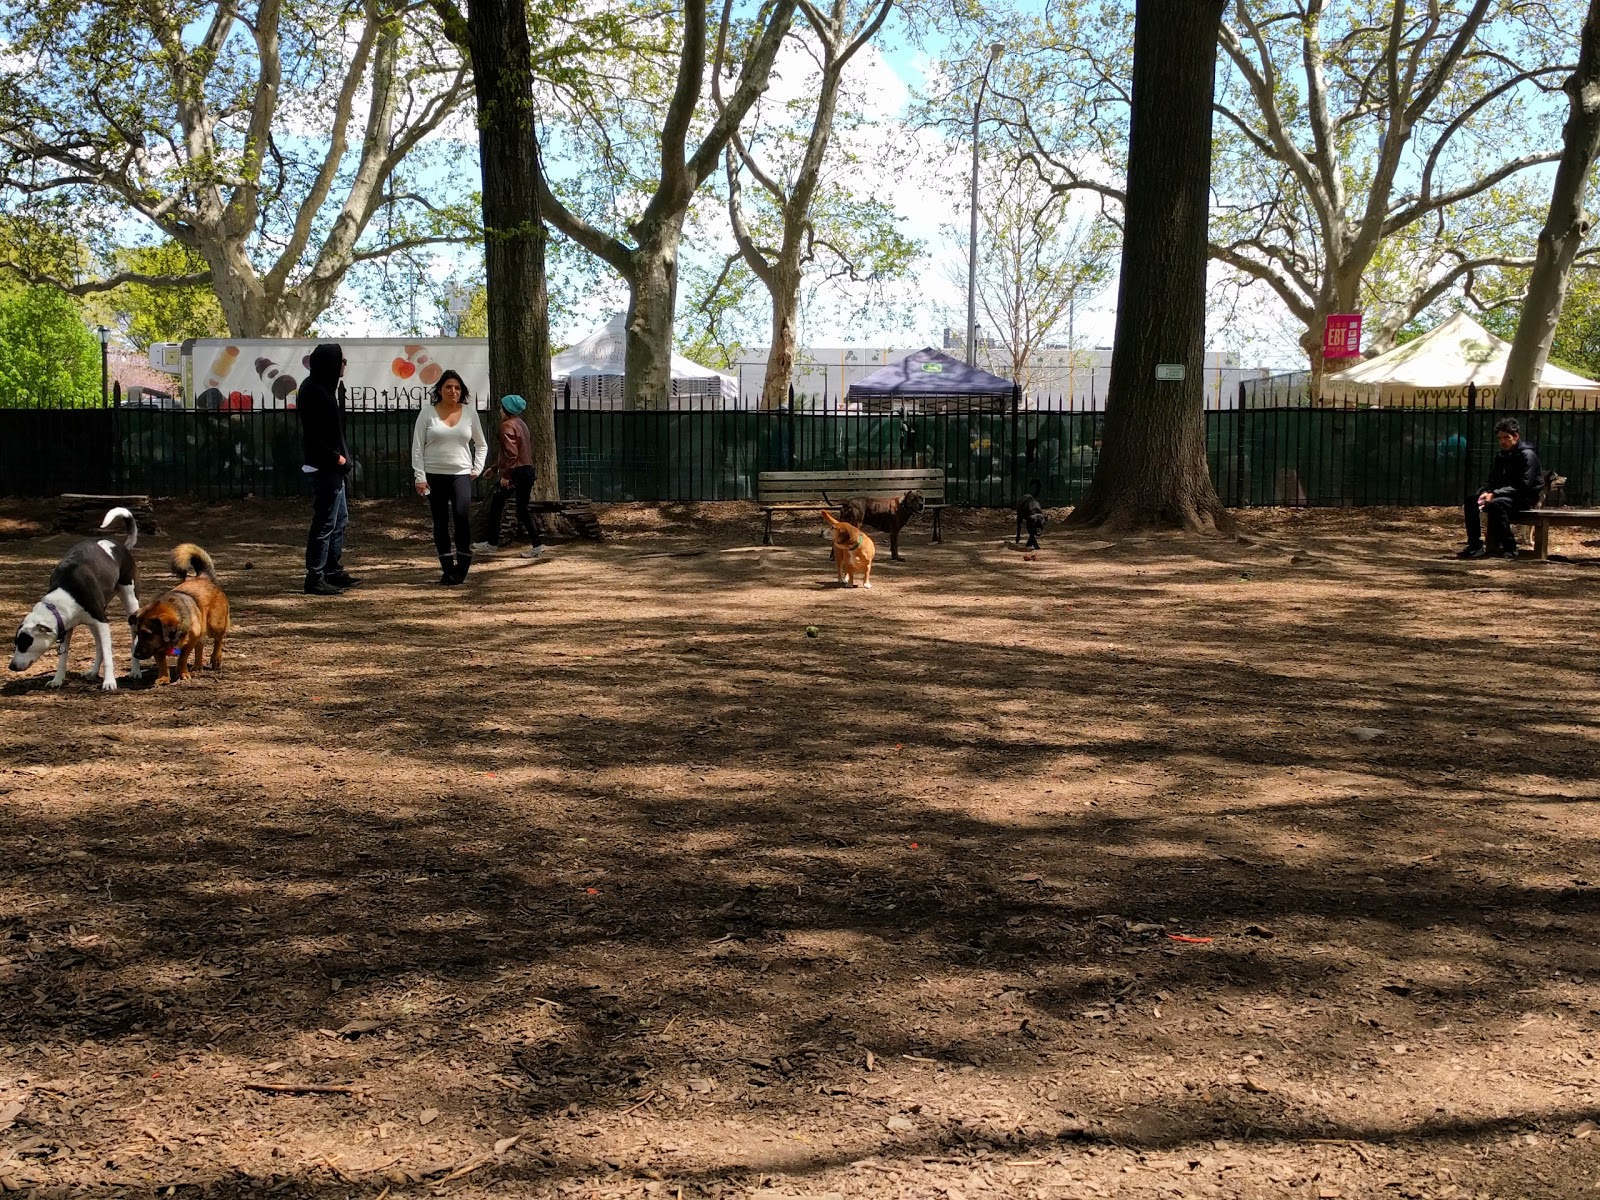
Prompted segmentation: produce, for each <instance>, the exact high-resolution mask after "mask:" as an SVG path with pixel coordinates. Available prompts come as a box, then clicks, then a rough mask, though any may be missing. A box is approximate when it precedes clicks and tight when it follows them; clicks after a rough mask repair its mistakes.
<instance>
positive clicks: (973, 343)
mask: <svg viewBox="0 0 1600 1200" xmlns="http://www.w3.org/2000/svg"><path fill="white" fill-rule="evenodd" d="M1005 51H1006V47H1005V43H1004V42H996V43H994V45H992V46H990V47H989V61H988V62H986V63H984V65H983V79H982V81H981V82H979V84H978V98H977V99H976V100H974V101H973V102H972V230H971V233H970V234H969V235H968V238H967V366H969V367H972V366H976V365H977V362H978V120H979V117H980V115H981V114H982V112H983V92H984V89H985V88H987V87H988V86H989V69H990V68H991V67H993V66H994V64H995V61H996V60H997V59H998V58H999V57H1000V56H1001V55H1002V54H1004V53H1005Z"/></svg>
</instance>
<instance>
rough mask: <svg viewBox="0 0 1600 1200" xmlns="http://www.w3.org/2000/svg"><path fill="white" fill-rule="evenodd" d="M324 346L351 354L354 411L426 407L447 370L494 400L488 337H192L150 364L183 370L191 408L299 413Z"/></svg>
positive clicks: (348, 370)
mask: <svg viewBox="0 0 1600 1200" xmlns="http://www.w3.org/2000/svg"><path fill="white" fill-rule="evenodd" d="M322 342H338V343H339V346H340V347H341V348H342V349H343V350H344V357H345V362H346V364H347V365H346V367H345V373H344V385H345V393H346V396H347V400H348V404H349V406H350V408H352V409H385V408H401V409H405V408H412V409H416V408H421V407H423V405H425V404H427V403H428V402H429V401H430V400H431V399H432V395H433V385H434V384H435V383H437V382H438V380H439V376H440V375H442V374H443V373H444V372H445V371H446V370H454V371H456V372H457V373H458V374H459V375H460V376H461V377H462V378H463V379H464V380H466V383H467V390H468V392H470V393H471V394H472V397H473V399H474V401H475V402H476V403H477V406H478V407H479V408H487V407H489V405H490V403H491V401H492V399H493V397H491V396H490V395H489V342H488V339H487V338H191V339H189V340H188V341H186V342H181V343H176V344H175V343H171V342H166V343H159V344H157V345H154V346H152V347H151V348H150V365H151V366H152V367H155V368H156V369H157V370H163V371H171V370H172V367H173V366H174V365H175V366H176V367H177V374H178V376H179V379H180V381H181V383H180V395H181V397H182V399H183V404H184V407H186V408H200V409H215V410H222V411H233V412H242V411H249V410H252V409H263V408H279V409H282V408H293V407H294V402H295V396H296V394H297V393H298V392H299V390H300V382H301V380H303V379H304V378H305V376H306V360H307V358H308V357H309V356H310V354H311V351H312V350H313V349H315V348H316V347H317V346H318V345H319V344H321V343H322ZM175 345H176V350H177V353H176V354H174V353H173V348H174V346H175ZM174 360H176V361H174Z"/></svg>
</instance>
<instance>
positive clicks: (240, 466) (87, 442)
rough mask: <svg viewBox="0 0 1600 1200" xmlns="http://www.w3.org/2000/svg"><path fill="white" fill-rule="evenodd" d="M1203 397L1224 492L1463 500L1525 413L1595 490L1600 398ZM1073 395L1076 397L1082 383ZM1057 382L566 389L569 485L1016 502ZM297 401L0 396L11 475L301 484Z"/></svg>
mask: <svg viewBox="0 0 1600 1200" xmlns="http://www.w3.org/2000/svg"><path fill="white" fill-rule="evenodd" d="M1239 400H1240V401H1241V402H1242V403H1241V404H1240V405H1238V406H1236V407H1230V408H1224V409H1210V410H1208V411H1206V412H1205V414H1204V420H1205V425H1206V441H1207V453H1208V457H1209V460H1210V463H1211V474H1212V478H1213V480H1214V481H1215V483H1216V487H1217V491H1218V494H1219V495H1220V496H1221V497H1222V499H1223V501H1224V503H1227V504H1230V505H1233V506H1236V507H1242V506H1249V505H1303V506H1361V505H1438V504H1456V503H1458V502H1459V501H1460V499H1461V497H1462V496H1463V495H1464V494H1465V493H1466V491H1467V489H1468V488H1469V487H1470V486H1472V485H1473V484H1474V483H1477V482H1480V481H1481V479H1482V477H1483V476H1485V475H1486V474H1487V472H1488V465H1489V459H1490V457H1491V456H1492V455H1493V453H1494V438H1493V435H1492V430H1493V426H1494V423H1495V422H1496V421H1497V420H1498V419H1500V418H1501V417H1504V416H1508V415H1509V416H1516V417H1517V418H1518V419H1519V420H1520V421H1521V423H1522V426H1523V430H1524V435H1525V436H1526V437H1527V439H1528V440H1529V441H1530V442H1531V443H1532V444H1533V445H1534V446H1535V447H1536V448H1537V449H1538V451H1539V454H1540V457H1541V459H1542V460H1543V461H1544V463H1545V465H1546V466H1547V467H1549V468H1552V469H1554V470H1556V471H1558V472H1560V473H1561V474H1563V475H1565V476H1566V477H1567V479H1568V483H1567V489H1566V498H1567V501H1568V503H1572V504H1588V503H1592V502H1593V501H1594V500H1595V498H1596V497H1597V496H1600V445H1597V443H1600V412H1589V411H1546V410H1539V411H1531V412H1517V413H1507V412H1503V411H1498V410H1490V409H1479V408H1477V407H1476V406H1475V404H1473V403H1471V402H1470V401H1469V402H1468V403H1467V404H1466V405H1464V406H1458V407H1453V408H1441V407H1435V406H1424V405H1420V404H1415V403H1406V402H1398V403H1388V404H1385V403H1382V402H1381V401H1380V402H1379V403H1376V404H1368V403H1366V402H1365V401H1362V402H1360V403H1357V402H1354V401H1349V402H1344V403H1341V404H1337V405H1327V406H1324V405H1313V404H1308V403H1304V402H1301V403H1293V402H1290V403H1285V402H1283V400H1282V398H1281V397H1275V398H1270V397H1264V398H1263V399H1262V400H1261V401H1258V400H1257V399H1255V398H1254V397H1251V396H1248V395H1245V394H1244V392H1243V389H1241V395H1240V397H1239ZM1078 405H1081V401H1079V402H1078ZM1078 405H1075V404H1073V403H1068V402H1063V401H1054V400H1052V399H1050V398H1042V399H1039V398H1028V399H1025V400H1023V401H1021V402H1020V403H1002V404H1000V405H994V404H984V403H970V404H955V405H950V404H946V405H942V406H940V407H938V408H936V409H923V408H916V407H899V408H894V409H890V410H885V411H865V410H862V409H859V408H849V407H828V406H818V407H808V406H807V404H806V400H805V398H804V397H801V398H800V402H799V403H797V404H796V405H795V407H794V408H792V409H789V408H785V409H780V410H777V411H759V410H740V409H725V408H706V409H682V410H672V411H665V412H662V411H651V412H628V411H618V410H608V411H593V410H584V409H566V408H562V409H558V410H557V412H556V414H555V432H556V443H557V453H558V459H559V462H560V468H561V484H562V491H563V493H564V494H566V495H568V496H579V495H581V496H587V497H589V498H591V499H594V500H598V501H606V502H610V501H625V500H646V501H683V500H740V499H750V498H752V497H754V495H755V491H756V477H757V475H758V474H759V473H760V472H761V471H766V470H786V469H792V470H822V469H849V468H874V467H941V468H943V469H944V471H945V477H946V494H947V495H948V497H949V499H950V501H951V502H952V503H955V504H966V505H1009V504H1012V503H1015V501H1016V499H1017V497H1018V496H1020V495H1021V494H1022V493H1024V492H1034V493H1035V494H1037V495H1039V496H1040V497H1041V498H1042V499H1043V500H1044V501H1045V502H1046V503H1048V504H1052V505H1056V504H1071V503H1074V502H1075V501H1076V500H1078V499H1079V498H1080V497H1081V496H1082V494H1083V491H1084V489H1085V488H1086V487H1087V486H1088V483H1089V480H1090V478H1091V477H1092V476H1093V474H1094V469H1095V463H1096V461H1097V459H1098V456H1099V447H1100V439H1101V435H1102V431H1103V425H1104V413H1103V412H1102V411H1099V410H1097V409H1089V408H1084V407H1081V406H1078ZM415 419H416V413H415V412H408V411H405V410H399V409H376V408H375V409H361V408H352V409H350V410H349V411H348V412H347V414H346V431H347V439H348V441H349V443H350V446H351V449H352V451H353V452H354V454H355V457H356V459H357V461H358V466H357V468H356V471H355V473H354V476H353V485H352V486H353V491H354V492H355V494H357V495H359V496H367V497H375V496H376V497H382V496H402V495H406V494H408V493H409V492H410V489H411V478H412V477H411V465H410V443H411V430H412V425H413V423H414V421H415ZM300 468H301V453H300V429H299V424H298V422H297V419H296V416H295V414H294V412H292V411H283V410H265V411H263V410H253V411H244V412H216V411H193V410H185V409H166V408H148V407H130V406H126V405H124V406H117V407H105V408H93V409H45V408H0V495H14V496H49V495H56V494H59V493H61V492H110V493H138V494H145V495H158V496H194V497H203V498H218V499H220V498H230V497H244V496H252V495H253V496H281V495H298V494H300V493H301V492H302V491H303V489H304V481H303V478H302V474H301V469H300Z"/></svg>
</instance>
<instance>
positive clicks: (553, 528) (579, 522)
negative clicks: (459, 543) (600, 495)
mask: <svg viewBox="0 0 1600 1200" xmlns="http://www.w3.org/2000/svg"><path fill="white" fill-rule="evenodd" d="M488 510H489V502H488V501H487V500H484V501H481V502H480V503H479V505H478V510H477V511H475V512H474V513H473V525H474V529H473V537H474V539H475V540H477V539H481V538H482V537H483V535H485V534H487V533H488V531H489V511H488ZM528 515H529V516H530V517H532V518H533V523H534V526H535V527H536V528H537V529H538V530H539V536H540V538H541V539H543V540H545V541H557V542H564V541H568V540H570V539H572V538H587V539H589V540H590V541H595V542H598V541H601V540H603V539H604V537H605V534H604V532H603V531H602V530H601V528H600V515H599V514H598V513H597V512H595V511H594V505H593V504H591V503H590V502H589V501H587V500H530V501H528ZM523 540H524V539H523V536H522V527H521V526H520V525H518V524H517V500H516V497H515V496H512V497H510V498H508V499H507V500H506V509H505V512H504V513H502V514H501V516H500V537H499V539H498V541H497V543H496V544H497V545H501V546H520V545H522V543H523Z"/></svg>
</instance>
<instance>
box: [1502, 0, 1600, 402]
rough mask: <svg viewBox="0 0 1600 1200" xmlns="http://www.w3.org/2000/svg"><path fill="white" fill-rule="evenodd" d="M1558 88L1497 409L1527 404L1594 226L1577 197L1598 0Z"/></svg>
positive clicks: (1598, 73) (1596, 116) (1587, 134)
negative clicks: (1537, 216)
mask: <svg viewBox="0 0 1600 1200" xmlns="http://www.w3.org/2000/svg"><path fill="white" fill-rule="evenodd" d="M1563 86H1564V87H1565V89H1566V92H1567V103H1568V110H1567V124H1566V127H1565V128H1564V129H1563V130H1562V133H1561V161H1560V163H1559V164H1558V165H1557V167H1556V178H1555V183H1554V185H1553V186H1552V187H1551V189H1550V212H1549V214H1548V216H1546V218H1545V223H1544V228H1543V229H1541V230H1540V231H1539V246H1538V249H1537V250H1536V251H1535V252H1534V260H1533V274H1532V275H1531V276H1530V277H1529V279H1528V294H1527V297H1526V298H1525V299H1524V300H1523V302H1522V316H1521V317H1520V318H1519V319H1518V320H1517V335H1516V337H1514V338H1513V339H1512V340H1511V353H1510V354H1509V355H1508V356H1507V358H1506V371H1505V376H1504V377H1503V378H1502V379H1501V381H1500V400H1499V407H1501V408H1531V407H1533V401H1534V398H1535V396H1536V395H1537V394H1538V380H1539V377H1540V376H1541V375H1542V374H1544V365H1545V362H1546V361H1547V360H1548V359H1549V357H1550V346H1551V343H1553V342H1554V341H1555V337H1556V325H1557V323H1558V322H1559V321H1560V319H1561V305H1562V303H1563V302H1564V301H1565V300H1566V297H1567V281H1568V279H1569V278H1570V277H1571V275H1572V262H1573V259H1574V258H1575V257H1576V256H1577V253H1578V249H1579V247H1580V246H1582V244H1583V239H1584V235H1585V234H1587V233H1588V232H1589V227H1590V225H1592V224H1593V222H1592V220H1591V219H1590V218H1589V217H1588V216H1587V215H1585V213H1584V211H1583V198H1584V193H1585V192H1586V191H1587V190H1588V186H1589V172H1590V169H1591V168H1592V167H1593V166H1594V160H1595V155H1596V153H1597V152H1600V0H1589V15H1588V17H1587V19H1586V20H1585V21H1584V23H1583V38H1582V45H1581V48H1580V49H1579V52H1578V69H1577V70H1576V71H1574V72H1573V73H1572V75H1571V77H1570V78H1568V80H1567V82H1566V83H1565V84H1564V85H1563Z"/></svg>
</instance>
